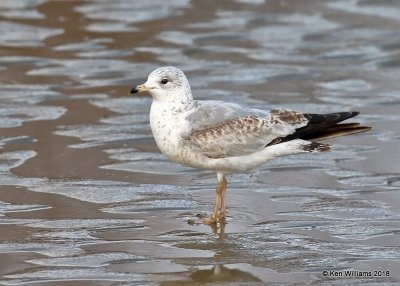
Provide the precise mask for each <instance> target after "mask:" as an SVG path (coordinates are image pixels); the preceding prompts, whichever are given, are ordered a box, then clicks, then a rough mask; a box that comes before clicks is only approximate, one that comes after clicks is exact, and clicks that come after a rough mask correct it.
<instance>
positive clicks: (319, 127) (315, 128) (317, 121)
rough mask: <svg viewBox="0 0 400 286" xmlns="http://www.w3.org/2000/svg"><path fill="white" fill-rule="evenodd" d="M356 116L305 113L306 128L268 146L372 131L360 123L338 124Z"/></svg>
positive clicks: (354, 113) (348, 114)
mask: <svg viewBox="0 0 400 286" xmlns="http://www.w3.org/2000/svg"><path fill="white" fill-rule="evenodd" d="M358 114H359V112H358V111H349V112H337V113H328V114H311V113H305V114H303V115H304V116H305V117H306V118H307V119H308V120H309V122H308V124H307V125H306V126H304V127H302V128H299V129H297V130H296V132H295V133H293V134H291V135H289V136H286V137H283V138H279V140H277V141H275V142H271V143H270V144H268V145H273V144H276V143H280V142H286V141H290V140H294V139H303V140H307V141H320V140H324V139H329V138H335V137H339V136H344V135H350V134H356V133H360V132H365V131H369V130H372V127H369V126H362V125H360V123H340V122H342V121H344V120H346V119H349V118H352V117H354V116H356V115H358ZM268 145H267V146H268ZM324 151H325V150H324Z"/></svg>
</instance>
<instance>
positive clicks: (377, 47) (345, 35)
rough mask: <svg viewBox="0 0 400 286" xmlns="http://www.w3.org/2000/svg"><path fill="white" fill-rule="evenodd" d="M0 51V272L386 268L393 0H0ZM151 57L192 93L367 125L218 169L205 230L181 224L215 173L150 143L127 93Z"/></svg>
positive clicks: (38, 280) (229, 275)
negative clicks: (220, 189)
mask: <svg viewBox="0 0 400 286" xmlns="http://www.w3.org/2000/svg"><path fill="white" fill-rule="evenodd" d="M0 63H1V65H0V74H1V77H0V85H1V88H0V284H1V285H17V284H18V285H25V284H29V285H83V284H84V285H200V284H201V285H204V283H207V282H208V283H211V282H220V283H222V284H224V283H226V284H230V285H237V284H235V283H240V282H241V283H246V282H248V283H249V284H251V285H264V284H265V283H266V282H271V283H272V282H277V283H286V284H296V283H297V284H305V283H318V284H327V285H331V284H332V283H336V284H343V285H348V284H350V283H363V284H367V283H370V284H379V285H385V284H386V285H389V284H395V283H399V281H400V275H399V270H400V249H399V248H400V237H399V233H400V199H399V188H400V152H399V141H400V125H399V123H398V122H399V119H400V115H399V110H400V109H399V108H400V93H399V90H400V81H399V76H400V2H398V1H378V0H331V1H325V0H311V1H310V0H298V1H286V0H235V1H225V0H223V1H208V0H207V1H200V0H192V1H189V0H172V1H162V0H153V1H148V2H145V1H129V0H116V1H106V0H98V1H80V0H78V1H50V0H25V1H23V0H21V1H13V0H2V1H1V2H0ZM163 65H175V66H177V67H179V68H181V69H182V70H184V72H185V73H186V74H187V76H188V78H189V81H190V83H191V85H192V90H193V92H194V94H195V97H196V98H198V99H217V100H225V101H231V102H237V103H240V104H244V105H247V106H253V107H256V108H260V109H261V108H265V109H271V108H273V107H286V108H293V109H297V110H299V111H304V112H331V111H332V112H334V111H340V110H359V111H361V115H360V116H359V120H361V121H362V122H363V123H364V124H367V125H371V126H374V128H375V131H374V132H369V133H366V134H360V135H355V136H349V137H344V138H338V139H334V140H330V141H329V143H331V144H333V146H334V148H333V151H332V152H330V153H327V154H318V155H304V156H303V155H301V156H295V157H286V158H281V159H277V160H274V161H272V162H270V163H269V164H265V165H263V166H262V167H260V168H258V169H257V170H255V171H254V172H251V173H247V174H237V175H233V176H231V177H230V186H229V192H228V205H229V207H230V208H229V217H228V225H227V227H226V234H225V235H220V236H218V235H217V236H216V235H214V234H213V233H212V232H211V230H210V229H209V228H208V227H205V226H190V225H188V224H187V223H186V221H187V219H188V218H190V217H192V216H193V215H194V214H196V213H198V212H202V211H209V210H211V207H212V203H213V197H214V188H215V182H216V181H215V177H214V174H212V173H210V172H204V171H197V170H192V169H189V168H184V167H181V166H178V165H176V164H174V163H172V162H169V161H168V160H167V159H166V158H165V157H164V156H162V155H161V154H160V153H159V151H158V149H157V147H156V145H155V143H154V141H153V139H152V136H151V132H150V128H149V122H148V112H149V107H150V103H151V102H150V99H149V98H134V97H131V96H128V92H129V89H130V88H131V87H132V86H134V85H135V84H138V83H142V82H144V80H145V79H146V77H147V74H148V73H149V72H150V71H152V70H153V69H154V68H156V67H158V66H163ZM324 270H336V271H341V270H358V271H371V272H372V274H374V271H375V270H384V271H389V275H386V272H385V274H384V275H383V276H382V275H380V276H379V277H364V278H359V277H324V276H323V271H324ZM202 283H203V284H202ZM246 285H247V284H246Z"/></svg>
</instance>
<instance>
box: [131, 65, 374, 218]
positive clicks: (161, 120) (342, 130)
mask: <svg viewBox="0 0 400 286" xmlns="http://www.w3.org/2000/svg"><path fill="white" fill-rule="evenodd" d="M141 91H148V92H149V93H150V94H151V96H152V97H153V103H152V105H151V110H150V125H151V130H152V132H153V135H154V139H155V141H156V143H157V146H158V147H159V149H160V151H161V152H162V153H163V154H165V155H166V156H168V157H169V158H170V159H171V160H173V161H175V162H177V163H179V164H182V165H186V166H189V167H194V168H200V169H207V170H213V171H215V172H216V174H217V179H218V186H217V190H216V191H217V197H216V203H215V207H214V211H213V215H212V216H211V218H210V219H208V220H207V222H206V223H216V222H217V221H221V220H222V219H223V220H224V219H225V192H226V186H227V181H226V179H225V175H226V174H227V173H232V172H241V171H246V170H249V169H252V168H254V167H257V166H259V165H260V164H263V163H265V162H266V161H268V160H271V159H273V158H276V157H279V156H284V155H291V154H297V153H303V152H324V151H328V150H329V149H330V147H329V145H327V144H321V143H316V142H311V141H307V140H303V139H304V138H310V136H311V137H312V136H314V138H321V136H322V137H323V136H325V137H329V136H332V135H335V134H339V135H340V136H341V135H346V134H353V133H358V132H363V131H367V130H370V128H369V127H363V126H359V125H358V124H342V125H338V124H337V123H338V122H341V121H343V120H345V119H347V118H350V117H353V116H355V115H357V114H358V113H357V112H339V113H332V114H303V113H300V112H296V111H292V110H285V109H279V110H278V109H274V110H271V111H270V112H266V111H263V110H257V109H251V108H247V107H243V106H240V105H237V104H234V103H227V102H220V101H213V100H208V101H196V100H194V99H193V97H192V92H191V90H190V85H189V82H188V80H187V79H186V76H185V75H184V73H183V72H182V71H181V70H179V69H177V68H175V67H162V68H158V69H156V70H155V71H153V72H152V73H151V74H150V75H149V77H148V79H147V81H146V83H144V84H143V85H139V86H137V87H136V88H134V89H132V90H131V92H133V93H137V92H141ZM300 138H302V139H300Z"/></svg>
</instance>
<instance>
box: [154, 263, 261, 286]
mask: <svg viewBox="0 0 400 286" xmlns="http://www.w3.org/2000/svg"><path fill="white" fill-rule="evenodd" d="M261 281H262V280H260V279H259V278H257V277H256V276H254V275H252V274H250V273H248V272H245V271H242V270H240V269H237V268H229V267H226V266H224V265H222V264H216V265H214V266H212V267H211V268H209V269H199V270H195V271H193V272H192V273H191V274H190V275H189V277H188V279H187V280H180V281H165V282H163V283H161V285H163V286H170V285H199V284H201V285H203V283H210V282H261Z"/></svg>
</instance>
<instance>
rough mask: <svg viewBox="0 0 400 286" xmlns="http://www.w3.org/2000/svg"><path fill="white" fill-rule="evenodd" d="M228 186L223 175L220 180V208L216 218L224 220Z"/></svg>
mask: <svg viewBox="0 0 400 286" xmlns="http://www.w3.org/2000/svg"><path fill="white" fill-rule="evenodd" d="M227 186H228V182H227V181H226V178H225V176H224V177H223V179H222V182H221V209H220V213H219V216H218V219H220V220H225V219H226V188H227Z"/></svg>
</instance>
